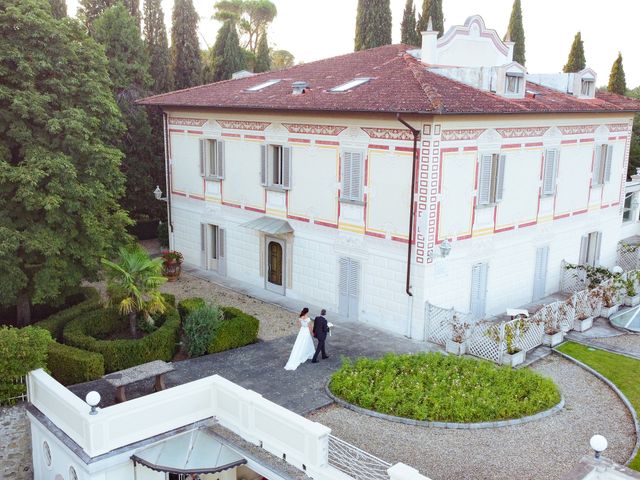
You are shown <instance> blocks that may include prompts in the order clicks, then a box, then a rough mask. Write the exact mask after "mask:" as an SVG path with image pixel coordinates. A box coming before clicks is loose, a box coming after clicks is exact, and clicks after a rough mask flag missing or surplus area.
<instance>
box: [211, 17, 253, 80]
mask: <svg viewBox="0 0 640 480" xmlns="http://www.w3.org/2000/svg"><path fill="white" fill-rule="evenodd" d="M213 54H214V55H215V60H214V61H215V63H214V67H213V81H214V82H219V81H220V80H228V79H230V78H231V75H232V74H233V73H235V72H237V71H238V70H242V69H243V68H244V66H245V58H244V53H243V52H242V48H240V39H239V38H238V32H237V31H236V24H235V22H234V21H233V20H232V19H229V20H227V21H225V22H224V23H223V24H222V27H221V28H220V30H218V35H217V37H216V43H215V44H214V45H213Z"/></svg>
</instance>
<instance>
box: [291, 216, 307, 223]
mask: <svg viewBox="0 0 640 480" xmlns="http://www.w3.org/2000/svg"><path fill="white" fill-rule="evenodd" d="M287 218H290V219H291V220H298V221H299V222H306V223H309V221H310V220H309V219H308V218H305V217H299V216H297V215H287Z"/></svg>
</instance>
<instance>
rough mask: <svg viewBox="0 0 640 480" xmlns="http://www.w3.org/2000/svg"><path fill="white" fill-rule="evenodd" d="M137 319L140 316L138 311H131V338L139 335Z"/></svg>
mask: <svg viewBox="0 0 640 480" xmlns="http://www.w3.org/2000/svg"><path fill="white" fill-rule="evenodd" d="M137 321H138V317H137V315H136V312H131V313H130V314H129V333H130V334H131V338H136V337H137V336H138V329H137V328H136V323H137Z"/></svg>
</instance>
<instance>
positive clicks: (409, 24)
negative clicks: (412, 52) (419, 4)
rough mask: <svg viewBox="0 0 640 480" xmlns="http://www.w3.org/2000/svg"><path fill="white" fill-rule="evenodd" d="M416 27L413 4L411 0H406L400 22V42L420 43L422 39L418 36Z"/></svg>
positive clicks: (408, 43)
mask: <svg viewBox="0 0 640 480" xmlns="http://www.w3.org/2000/svg"><path fill="white" fill-rule="evenodd" d="M416 28H417V24H416V7H415V5H414V4H413V0H407V3H406V4H405V6H404V12H403V14H402V23H401V24H400V43H404V44H407V45H420V44H421V43H422V39H421V38H420V37H419V36H418V31H417V30H416Z"/></svg>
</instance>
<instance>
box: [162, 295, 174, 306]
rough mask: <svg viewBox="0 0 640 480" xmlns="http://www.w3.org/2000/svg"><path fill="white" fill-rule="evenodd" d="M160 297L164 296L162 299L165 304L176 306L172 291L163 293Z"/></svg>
mask: <svg viewBox="0 0 640 480" xmlns="http://www.w3.org/2000/svg"><path fill="white" fill-rule="evenodd" d="M162 297H163V298H164V301H165V302H166V303H167V305H169V306H171V307H173V308H175V307H176V296H175V295H173V294H172V293H163V294H162Z"/></svg>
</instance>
